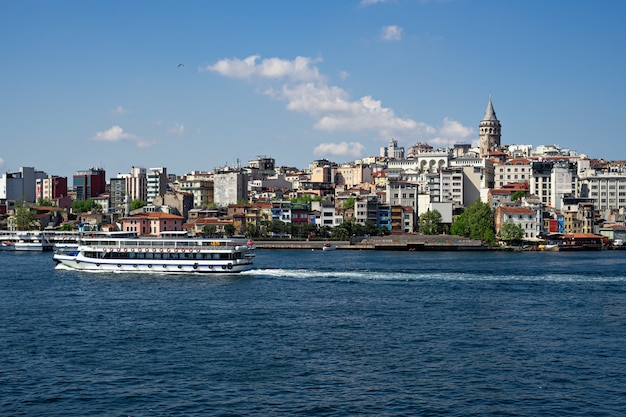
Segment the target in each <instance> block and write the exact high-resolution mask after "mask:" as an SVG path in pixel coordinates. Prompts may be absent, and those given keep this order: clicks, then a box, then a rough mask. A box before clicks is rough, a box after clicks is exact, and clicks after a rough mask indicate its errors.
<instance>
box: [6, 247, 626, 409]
mask: <svg viewBox="0 0 626 417" xmlns="http://www.w3.org/2000/svg"><path fill="white" fill-rule="evenodd" d="M53 266H54V265H53V262H52V259H51V254H49V253H43V254H19V253H0V271H1V272H0V342H1V354H0V415H1V416H65V417H67V416H209V415H210V416H268V415H294V416H296V415H297V416H349V415H372V416H409V415H411V416H621V415H624V414H625V412H626V268H625V266H626V252H621V251H605V252H581V253H530V252H524V253H491V252H372V251H334V252H322V251H319V250H317V251H303V250H301V251H291V250H280V251H278V250H258V251H257V258H256V269H255V270H253V271H249V272H246V273H243V274H239V275H224V276H193V275H139V274H89V273H80V272H73V271H55V270H53Z"/></svg>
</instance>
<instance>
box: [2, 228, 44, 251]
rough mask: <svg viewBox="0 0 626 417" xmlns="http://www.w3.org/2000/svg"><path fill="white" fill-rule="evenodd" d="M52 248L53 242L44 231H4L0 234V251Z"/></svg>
mask: <svg viewBox="0 0 626 417" xmlns="http://www.w3.org/2000/svg"><path fill="white" fill-rule="evenodd" d="M51 249H52V244H51V243H50V242H49V241H48V239H47V237H46V235H45V233H44V232H40V231H34V230H33V231H4V232H2V233H1V234H0V251H18V252H22V251H23V252H41V251H44V250H51Z"/></svg>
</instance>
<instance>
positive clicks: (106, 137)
mask: <svg viewBox="0 0 626 417" xmlns="http://www.w3.org/2000/svg"><path fill="white" fill-rule="evenodd" d="M92 140H95V141H100V142H122V141H129V142H133V143H135V145H136V146H137V147H139V148H146V147H148V146H151V145H153V144H154V143H153V142H149V141H146V140H144V139H141V138H139V137H137V136H135V135H133V134H130V133H126V132H124V129H122V128H121V127H120V126H117V125H116V126H113V127H111V128H110V129H108V130H105V131H102V132H98V133H96V134H95V135H94V136H93V137H92Z"/></svg>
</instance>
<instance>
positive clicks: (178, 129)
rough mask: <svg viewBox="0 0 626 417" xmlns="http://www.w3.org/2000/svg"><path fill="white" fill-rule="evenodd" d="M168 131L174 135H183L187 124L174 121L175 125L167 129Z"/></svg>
mask: <svg viewBox="0 0 626 417" xmlns="http://www.w3.org/2000/svg"><path fill="white" fill-rule="evenodd" d="M167 132H168V133H170V134H172V135H178V136H180V135H183V134H184V133H185V125H184V124H182V123H174V127H171V128H169V129H167Z"/></svg>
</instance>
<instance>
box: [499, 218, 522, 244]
mask: <svg viewBox="0 0 626 417" xmlns="http://www.w3.org/2000/svg"><path fill="white" fill-rule="evenodd" d="M498 236H499V237H500V239H501V240H504V241H505V242H519V241H520V240H522V238H523V237H524V228H523V227H522V226H521V225H520V224H517V223H513V222H512V221H511V220H507V221H506V222H504V224H503V225H502V227H501V228H500V233H499V234H498Z"/></svg>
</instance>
